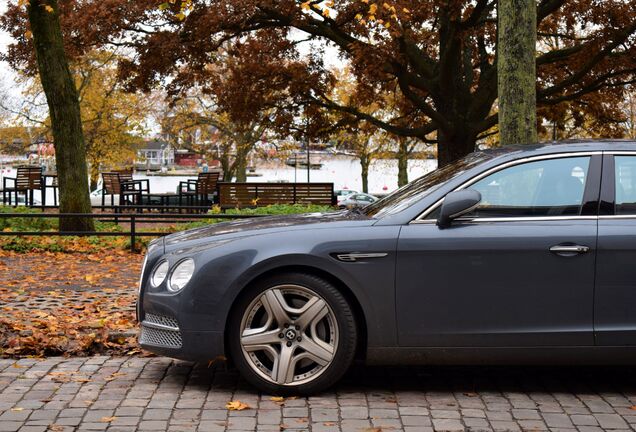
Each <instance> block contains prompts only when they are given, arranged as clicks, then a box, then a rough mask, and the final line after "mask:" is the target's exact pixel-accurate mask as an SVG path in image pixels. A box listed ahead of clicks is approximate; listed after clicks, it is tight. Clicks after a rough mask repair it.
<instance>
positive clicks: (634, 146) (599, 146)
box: [478, 139, 636, 159]
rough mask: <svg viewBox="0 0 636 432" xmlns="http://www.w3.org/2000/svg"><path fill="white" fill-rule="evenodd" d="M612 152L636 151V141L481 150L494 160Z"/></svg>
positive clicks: (593, 141)
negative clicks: (512, 157) (501, 157)
mask: <svg viewBox="0 0 636 432" xmlns="http://www.w3.org/2000/svg"><path fill="white" fill-rule="evenodd" d="M610 150H618V151H621V150H631V151H636V141H634V140H629V139H585V140H566V141H552V142H543V143H538V144H526V145H520V144H515V145H509V146H502V147H495V148H490V149H485V150H481V151H479V152H478V153H481V154H483V156H484V158H485V159H494V158H498V157H500V156H504V157H505V156H514V155H520V154H523V156H533V155H542V154H551V153H564V152H568V153H569V152H589V151H610Z"/></svg>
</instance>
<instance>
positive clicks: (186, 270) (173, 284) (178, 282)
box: [168, 258, 194, 292]
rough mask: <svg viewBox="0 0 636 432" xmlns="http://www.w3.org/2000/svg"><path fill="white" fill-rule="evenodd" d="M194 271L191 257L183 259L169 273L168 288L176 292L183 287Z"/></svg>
mask: <svg viewBox="0 0 636 432" xmlns="http://www.w3.org/2000/svg"><path fill="white" fill-rule="evenodd" d="M192 273H194V260H193V259H191V258H187V259H184V260H183V261H181V262H180V263H179V264H177V265H176V266H175V268H174V270H172V274H171V275H170V283H169V284H168V289H169V290H170V291H172V292H177V291H180V290H181V289H183V287H184V286H186V284H187V283H188V281H189V280H190V278H191V277H192Z"/></svg>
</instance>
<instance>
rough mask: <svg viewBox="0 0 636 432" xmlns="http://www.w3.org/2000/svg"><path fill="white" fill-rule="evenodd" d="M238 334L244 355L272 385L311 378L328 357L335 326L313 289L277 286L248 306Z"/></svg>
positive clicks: (333, 351)
mask: <svg viewBox="0 0 636 432" xmlns="http://www.w3.org/2000/svg"><path fill="white" fill-rule="evenodd" d="M240 337H241V348H242V351H243V355H244V357H245V359H246V360H247V363H248V364H249V366H250V367H251V368H252V369H253V370H254V371H255V372H256V373H258V374H259V375H260V376H261V377H263V378H264V379H266V380H267V381H269V382H271V383H275V384H279V385H299V384H303V383H307V382H309V381H312V380H314V379H316V378H317V377H318V376H319V375H320V374H322V373H323V372H324V371H325V370H326V369H327V368H328V367H329V365H330V364H331V362H332V361H333V358H334V355H335V354H336V349H337V347H338V325H337V321H336V317H335V315H334V313H333V311H332V310H331V308H330V307H329V305H328V304H327V302H326V301H325V300H324V299H323V298H322V297H321V296H319V295H318V294H317V293H315V292H314V291H312V290H310V289H309V288H306V287H303V286H299V285H279V286H275V287H272V288H269V289H267V290H266V291H264V292H263V293H261V294H260V295H259V296H258V297H256V298H255V299H254V301H252V303H251V304H250V305H249V306H248V307H247V309H246V311H245V314H244V315H243V319H242V321H241V336H240Z"/></svg>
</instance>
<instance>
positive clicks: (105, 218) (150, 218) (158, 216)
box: [0, 206, 266, 252]
mask: <svg viewBox="0 0 636 432" xmlns="http://www.w3.org/2000/svg"><path fill="white" fill-rule="evenodd" d="M105 207H106V206H105ZM105 207H104V208H105ZM113 207H116V206H113ZM119 208H120V209H121V206H120V207H119ZM125 208H126V209H135V210H137V209H139V210H142V209H143V208H147V206H126V207H125ZM153 208H155V209H156V206H155V207H153ZM168 208H170V207H166V209H168ZM172 208H174V209H182V210H199V211H201V210H206V211H207V210H209V207H196V206H174V207H172ZM262 216H266V215H244V214H243V215H241V214H226V213H198V214H196V213H195V214H193V213H185V214H184V213H122V212H115V213H1V212H0V219H18V218H33V219H36V218H45V219H58V221H59V219H61V218H71V217H81V218H91V219H97V220H99V221H100V222H114V223H121V222H124V223H128V224H130V229H129V231H0V236H97V237H102V236H103V237H129V238H130V248H131V251H133V252H135V251H136V248H135V242H136V239H137V237H162V236H165V235H168V234H171V233H172V232H169V231H165V232H164V231H162V232H157V231H138V230H137V226H136V225H137V224H139V223H182V222H194V221H197V220H205V219H248V218H254V217H262Z"/></svg>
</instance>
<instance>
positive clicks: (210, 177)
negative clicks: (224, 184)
mask: <svg viewBox="0 0 636 432" xmlns="http://www.w3.org/2000/svg"><path fill="white" fill-rule="evenodd" d="M220 178H221V172H220V171H211V172H205V173H199V175H198V176H197V178H196V179H190V180H186V181H181V182H179V188H178V190H177V193H178V194H179V205H182V204H183V203H184V201H185V204H187V205H189V206H207V205H211V204H212V202H213V201H214V195H215V194H216V193H217V184H218V182H219V180H220Z"/></svg>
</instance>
